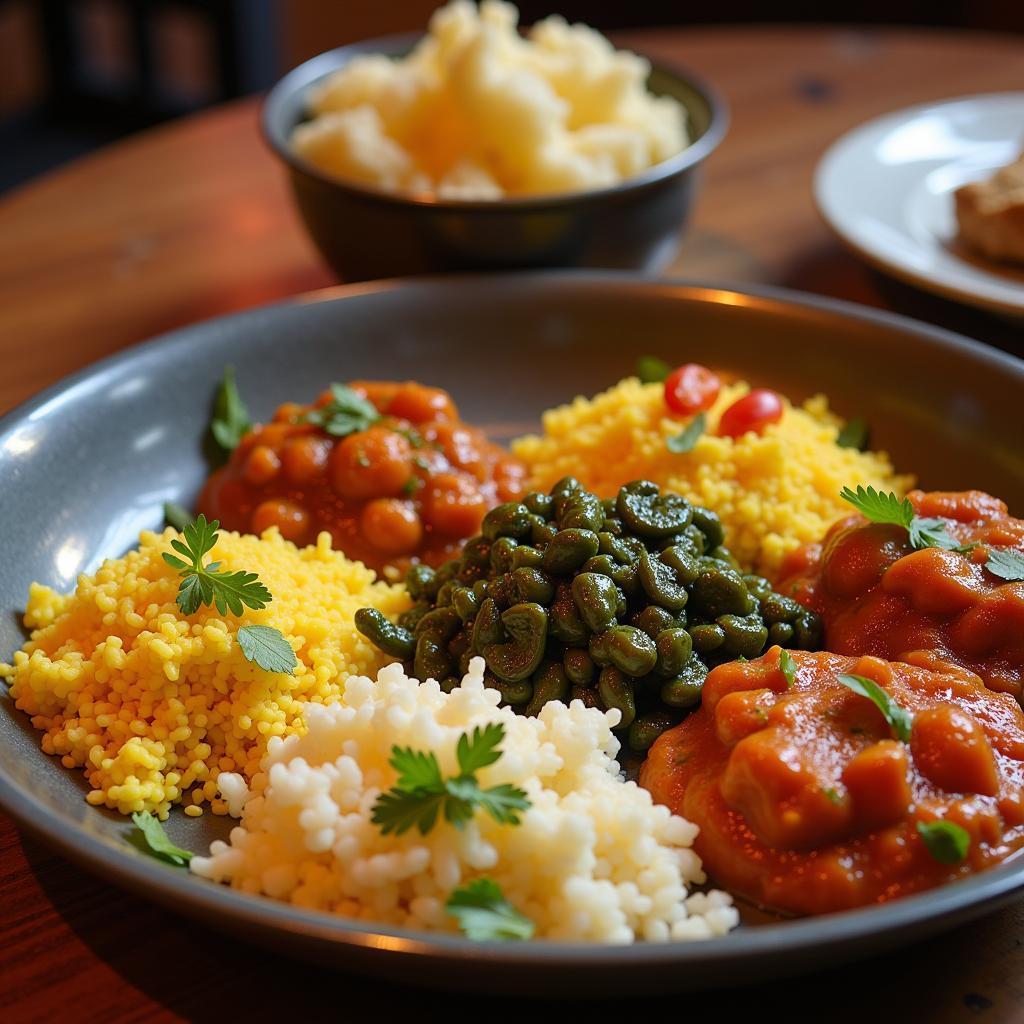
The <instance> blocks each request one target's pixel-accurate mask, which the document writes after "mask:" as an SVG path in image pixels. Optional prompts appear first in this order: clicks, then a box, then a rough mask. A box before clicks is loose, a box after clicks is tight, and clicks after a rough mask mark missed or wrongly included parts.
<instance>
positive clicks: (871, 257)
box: [811, 90, 1024, 318]
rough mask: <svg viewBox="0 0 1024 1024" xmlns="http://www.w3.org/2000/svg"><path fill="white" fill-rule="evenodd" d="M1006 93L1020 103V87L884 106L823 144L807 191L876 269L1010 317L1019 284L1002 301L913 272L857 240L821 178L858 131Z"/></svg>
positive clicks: (1016, 312)
mask: <svg viewBox="0 0 1024 1024" xmlns="http://www.w3.org/2000/svg"><path fill="white" fill-rule="evenodd" d="M1010 99H1015V100H1016V101H1017V102H1018V103H1019V104H1020V106H1021V107H1022V108H1024V90H1006V91H1003V92H984V93H973V94H969V95H960V96H951V97H949V98H948V99H945V100H932V101H928V102H924V103H916V104H913V105H911V106H908V107H901V108H900V109H899V110H892V111H888V112H886V113H884V114H880V115H878V116H877V117H873V118H869V119H868V120H866V121H861V122H860V123H859V124H856V125H854V126H853V127H852V128H849V129H847V130H846V131H845V132H843V134H842V135H840V136H838V137H837V138H836V139H834V140H833V141H832V142H831V143H830V144H829V146H828V148H827V149H826V150H825V151H824V153H822V155H821V157H820V158H819V159H818V162H817V163H816V164H815V167H814V174H813V178H812V185H811V196H812V199H813V202H814V206H815V209H816V210H817V212H818V215H819V216H820V217H821V219H822V220H823V221H824V222H825V225H826V226H827V227H828V228H829V229H830V230H831V231H832V233H833V234H834V235H835V236H836V238H837V239H838V240H839V241H840V242H841V243H842V244H843V245H844V246H845V247H846V249H847V250H849V251H850V252H852V253H853V254H854V255H855V256H857V257H859V258H860V259H862V260H863V261H864V262H865V263H867V264H869V265H870V266H872V267H874V268H875V269H876V270H879V271H881V272H882V273H885V274H887V275H889V276H890V277H894V278H896V279H897V280H900V281H903V282H904V283H905V284H909V285H912V286H914V287H915V288H920V289H922V290H923V291H927V292H931V293H932V294H933V295H938V296H940V297H941V298H944V299H948V300H950V301H953V302H958V303H961V304H964V305H968V306H973V307H974V308H976V309H983V310H986V311H988V312H990V313H997V314H999V315H1002V316H1009V317H1013V318H1019V317H1021V316H1024V288H1021V298H1020V300H1019V301H1014V302H1006V301H1003V300H1001V299H998V298H993V297H991V296H988V295H983V294H979V293H978V292H977V291H974V290H973V289H970V288H958V287H957V286H956V285H953V284H947V283H945V282H942V281H936V280H935V279H934V278H931V277H928V276H927V275H925V274H920V273H917V272H916V271H914V270H913V269H910V268H908V267H907V266H906V265H904V264H903V263H902V262H900V261H899V260H897V259H892V258H889V257H887V256H886V255H885V254H884V253H880V252H879V250H878V249H877V248H875V247H873V246H871V245H869V244H865V243H863V242H862V241H861V240H860V239H859V238H857V237H856V236H855V235H853V234H851V232H850V231H848V230H847V228H846V226H845V225H844V224H843V223H842V220H841V218H840V217H838V216H837V215H836V213H835V209H836V207H835V205H834V204H833V203H831V202H829V200H827V199H826V198H825V180H826V178H827V177H828V176H829V175H830V174H831V173H833V171H834V168H835V166H836V164H837V163H838V162H839V161H840V160H841V159H842V157H844V156H845V155H846V153H845V152H844V151H846V150H849V148H850V147H851V146H853V145H855V144H856V143H857V142H859V141H860V137H861V136H866V135H869V134H870V133H872V132H874V131H878V130H880V129H883V128H886V127H887V126H890V125H891V126H896V125H899V124H900V123H901V122H909V121H910V120H911V119H914V118H918V117H921V116H922V115H924V114H927V113H934V112H938V111H945V110H948V109H949V108H951V107H955V106H959V105H961V104H965V103H978V102H981V103H985V102H990V101H993V100H999V101H1006V100H1010ZM1021 141H1022V144H1024V137H1022V140H1021ZM993 276H994V275H993Z"/></svg>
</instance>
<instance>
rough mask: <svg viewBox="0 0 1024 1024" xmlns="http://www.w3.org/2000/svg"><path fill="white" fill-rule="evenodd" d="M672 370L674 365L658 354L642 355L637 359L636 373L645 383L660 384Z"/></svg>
mask: <svg viewBox="0 0 1024 1024" xmlns="http://www.w3.org/2000/svg"><path fill="white" fill-rule="evenodd" d="M671 372H672V367H671V366H669V364H668V363H666V362H665V360H664V359H659V358H658V357H657V356H641V357H640V358H639V359H638V360H637V361H636V375H637V376H638V377H639V378H640V381H641V383H643V384H660V383H661V382H662V381H663V380H664V379H665V378H666V377H667V376H668V375H669V374H670V373H671Z"/></svg>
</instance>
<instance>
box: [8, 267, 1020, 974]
mask: <svg viewBox="0 0 1024 1024" xmlns="http://www.w3.org/2000/svg"><path fill="white" fill-rule="evenodd" d="M482 278H483V279H486V280H488V281H490V282H491V283H492V284H494V283H496V284H497V285H498V286H499V287H500V288H502V289H504V290H509V291H511V292H513V293H515V292H519V293H521V294H522V293H527V294H528V293H531V292H534V291H536V290H537V289H544V288H548V289H551V290H554V291H558V290H560V289H562V288H563V287H564V286H566V285H570V286H576V287H580V288H582V289H584V290H586V289H593V288H600V289H607V288H609V287H614V288H615V289H616V290H619V291H624V292H626V293H633V294H634V295H635V296H636V297H643V296H644V295H646V294H648V293H653V294H655V295H657V296H660V297H663V298H667V299H678V300H682V301H687V300H689V301H700V302H707V303H712V304H719V305H735V304H737V303H736V302H735V299H736V298H737V297H742V298H744V299H746V300H750V299H753V300H754V302H752V303H751V302H748V303H747V304H748V305H752V306H755V307H757V308H760V309H763V310H765V311H768V312H772V311H774V312H776V313H778V312H779V311H780V310H781V309H784V308H785V307H787V306H797V307H799V308H802V309H803V310H805V311H806V310H811V311H813V312H814V313H816V314H817V315H819V316H820V317H822V318H823V319H826V320H827V319H835V318H839V319H845V320H850V319H853V320H857V321H860V322H862V323H864V322H866V323H868V324H877V325H879V326H884V327H887V328H890V329H895V330H899V331H902V332H904V333H909V334H912V335H916V336H917V337H918V338H920V339H922V340H927V341H929V342H931V343H933V344H936V345H938V346H940V347H942V348H946V349H952V350H954V351H957V352H961V353H964V354H966V355H969V356H971V357H972V358H975V359H980V360H981V361H983V362H988V363H991V364H993V365H994V366H995V367H997V368H1001V369H1003V370H1005V371H1009V372H1011V373H1013V374H1014V375H1015V376H1017V377H1019V378H1020V380H1021V383H1022V385H1024V359H1020V358H1018V357H1016V356H1014V355H1012V354H1010V353H1007V352H1003V351H1001V350H998V349H993V348H991V347H989V346H986V345H983V344H982V343H980V342H978V341H975V340H973V339H970V338H968V337H966V336H964V335H960V334H957V333H955V332H953V331H950V330H947V329H946V328H942V327H938V326H935V325H932V324H928V323H923V322H920V321H916V320H913V319H911V318H909V317H905V316H902V315H900V314H895V313H890V312H889V311H886V310H876V309H871V308H869V307H864V306H859V305H857V304H855V303H850V302H846V301H843V300H839V299H831V298H828V297H824V296H820V295H812V294H809V293H802V292H798V291H794V290H791V289H785V288H777V287H772V286H762V285H753V286H747V285H745V284H744V285H736V284H728V283H721V282H716V281H710V280H697V279H688V278H669V279H666V278H659V277H657V276H655V275H650V274H637V273H631V272H616V271H586V270H583V271H556V272H552V271H542V272H533V273H525V274H523V273H520V274H515V273H506V274H487V275H472V274H470V275H431V276H428V277H418V278H402V279H389V280H381V281H372V282H366V283H359V284H349V285H337V286H333V287H329V288H324V289H319V290H316V291H312V292H305V293H302V294H299V295H296V296H292V297H290V298H288V299H287V300H285V301H279V302H274V303H269V304H266V305H262V306H258V307H254V308H250V309H246V310H242V311H238V312H234V313H229V314H227V315H224V316H218V317H212V318H208V319H206V320H201V321H197V322H195V323H191V324H187V325H184V326H181V327H178V328H175V329H174V330H171V331H168V332H164V333H162V334H160V335H157V336H156V337H154V338H151V339H149V340H146V341H143V342H140V343H137V344H135V345H132V346H129V347H127V348H125V349H122V350H120V351H118V352H115V353H113V354H111V355H109V356H107V357H105V358H104V359H101V360H99V361H97V362H94V363H92V364H89V365H87V366H85V367H82V368H81V369H80V370H78V371H76V372H74V373H72V374H69V375H67V376H65V377H64V378H62V379H60V380H59V381H57V382H56V383H54V384H53V385H51V386H49V387H47V388H45V389H43V390H42V391H40V392H38V393H37V394H36V395H34V396H31V397H30V398H28V399H26V400H25V401H23V402H21V403H20V404H19V405H17V406H16V407H15V408H14V409H12V410H11V411H10V412H8V413H7V414H6V415H5V416H3V417H2V418H0V450H2V449H3V444H4V441H5V440H6V439H7V438H8V437H9V436H10V434H11V433H12V432H13V431H14V430H16V429H18V427H19V426H20V425H21V424H22V423H23V422H24V421H25V420H27V419H28V418H29V417H31V416H32V415H33V414H35V413H38V412H39V410H41V409H43V408H44V407H46V406H47V405H48V404H49V403H51V402H53V401H54V400H57V399H60V398H61V397H62V396H65V395H68V394H69V393H70V392H72V391H73V390H74V389H76V388H78V387H80V386H82V385H84V384H88V383H90V382H92V381H94V380H100V379H102V378H103V377H104V376H105V375H106V374H108V373H110V372H113V371H116V370H117V369H118V368H119V367H121V366H122V365H124V364H128V365H129V366H130V365H133V364H134V363H135V361H136V360H138V359H140V358H146V357H148V356H150V355H151V354H153V353H154V352H160V351H163V350H165V349H173V348H174V347H176V346H187V345H188V344H190V342H191V336H192V334H193V333H194V332H195V331H196V330H197V329H199V328H203V327H207V326H209V325H212V324H215V323H218V322H224V321H242V322H244V321H245V320H246V319H248V318H256V317H259V316H261V315H262V314H263V313H265V312H267V311H269V310H277V309H285V308H287V307H291V306H298V305H309V304H319V303H330V302H339V303H340V302H344V301H346V300H348V299H350V298H355V297H358V296H360V295H364V294H369V293H382V292H388V291H394V290H396V289H406V288H409V287H413V288H422V289H425V290H426V292H427V293H428V294H429V291H430V290H432V289H433V288H434V287H436V286H437V285H438V284H443V285H444V286H445V287H448V288H453V289H455V290H456V291H458V290H460V289H461V288H464V287H465V285H466V283H467V282H471V281H472V282H479V281H480V280H481V279H482ZM728 297H731V298H732V301H730V299H729V298H728ZM0 687H2V690H0V692H2V699H0V703H2V704H3V705H4V706H5V707H6V708H7V709H8V712H9V713H13V714H18V715H20V714H21V712H18V711H16V709H15V708H14V705H13V702H11V700H10V697H9V688H8V687H7V686H6V685H5V684H0ZM43 756H46V755H43ZM53 767H54V770H58V771H66V770H67V769H64V768H62V767H61V765H60V764H59V761H57V760H56V759H54V761H53ZM0 807H2V808H3V809H4V810H5V811H6V812H7V813H8V814H10V816H11V817H12V818H13V819H14V820H15V822H16V823H17V824H18V826H19V827H21V828H24V829H25V830H26V831H28V832H29V833H31V834H33V835H35V836H36V837H38V838H40V839H42V841H43V842H44V843H46V845H47V846H49V847H50V848H51V849H53V850H55V851H56V852H57V853H58V854H59V855H61V856H65V857H67V858H68V859H70V860H72V861H75V862H76V863H79V864H81V865H82V866H84V867H86V868H87V869H88V870H90V871H93V872H94V873H97V874H99V875H101V876H103V877H105V878H107V879H109V880H111V881H112V882H114V883H115V884H117V885H119V886H122V887H125V888H128V889H131V890H132V891H134V892H136V893H139V894H141V895H143V896H144V897H145V898H147V899H151V900H153V901H154V902H158V903H162V904H164V905H168V906H172V907H174V908H176V909H178V910H179V911H181V912H183V913H186V914H191V915H193V916H200V917H202V919H203V920H204V921H205V922H206V923H207V924H209V925H211V926H212V927H215V928H220V929H236V930H239V929H242V930H248V929H253V928H256V929H259V930H260V931H261V932H267V933H270V934H276V933H281V932H284V933H288V934H289V935H291V936H292V937H293V938H296V939H304V940H306V941H307V942H313V943H318V944H321V945H322V946H325V947H330V948H331V949H332V951H333V952H334V954H335V955H336V956H341V955H343V954H345V953H355V952H357V951H359V950H362V951H367V950H371V949H376V950H378V951H380V952H382V953H396V954H405V955H406V957H407V959H408V958H410V957H411V958H412V959H415V960H416V961H417V962H418V963H419V964H421V965H433V966H438V965H445V966H447V967H454V966H458V965H460V964H465V963H468V962H473V963H476V964H479V965H481V966H483V965H486V966H488V967H490V968H493V969H495V970H508V971H515V970H520V969H522V968H526V967H530V968H532V969H533V970H534V971H536V972H541V973H542V974H550V972H551V971H554V970H561V969H565V968H570V969H571V968H583V967H587V968H590V967H602V966H603V967H609V968H612V967H621V968H633V969H637V968H650V969H652V970H657V969H659V968H663V967H666V966H668V965H675V966H676V967H678V968H680V969H681V970H685V971H686V972H687V973H689V972H691V971H698V972H699V971H700V969H701V968H704V967H711V966H713V965H718V966H721V964H722V961H723V958H726V959H728V961H729V962H730V964H736V965H747V964H756V963H757V961H758V959H759V958H761V957H763V956H766V955H768V954H772V953H778V952H779V950H780V947H781V948H782V949H784V950H786V951H799V950H801V949H805V948H807V947H808V946H809V945H811V944H813V945H815V946H818V947H820V946H822V945H827V946H828V947H829V948H830V949H832V950H837V951H841V950H842V949H844V948H845V947H848V946H857V945H858V944H859V943H862V942H863V941H865V940H868V939H871V938H873V937H876V936H881V937H884V939H885V941H886V942H887V943H888V944H889V945H892V944H895V942H897V941H899V937H900V936H901V935H905V934H909V933H912V932H913V931H914V930H915V929H922V928H926V927H928V926H929V924H932V923H935V922H938V921H941V920H943V919H950V920H952V919H958V920H959V919H966V918H967V917H970V916H975V915H978V914H981V913H983V912H984V911H985V910H986V909H989V908H991V907H993V906H994V905H996V904H998V903H999V902H1006V901H1008V900H1010V899H1012V898H1013V897H1014V895H1015V894H1018V893H1019V892H1020V891H1022V890H1024V856H1021V857H1016V858H1013V859H1011V861H1009V862H1007V863H1005V864H1003V865H1000V866H999V867H996V868H993V869H991V870H989V871H986V872H983V873H981V874H979V875H973V876H971V877H969V878H966V879H963V880H960V881H958V882H956V883H953V884H950V885H947V886H944V887H942V888H940V889H934V890H929V891H927V892H924V893H920V894H917V895H914V896H909V897H905V898H903V899H900V900H896V901H893V902H892V903H888V904H883V905H879V906H872V907H867V908H860V909H857V910H851V911H845V912H842V913H838V914H831V915H824V916H821V917H810V918H802V919H796V920H789V921H784V922H779V923H773V924H766V925H759V926H757V927H755V928H748V929H742V930H740V931H738V932H734V933H730V934H728V935H726V936H722V937H718V938H713V939H708V940H704V941H700V942H670V943H643V942H640V943H636V944H634V945H630V946H603V945H600V944H594V943H563V942H551V941H540V942H533V943H522V944H517V943H504V944H502V943H478V942H473V941H471V940H469V939H466V938H464V937H462V936H457V935H453V934H446V933H436V932H428V931H418V930H414V929H409V928H401V927H398V926H389V925H385V924H380V923H374V922H369V921H367V922H363V921H359V920H356V919H351V918H345V917H341V916H338V915H334V914H330V913H328V912H325V911H313V910H306V909H304V908H300V907H294V906H292V905H291V904H285V903H281V902H279V901H276V900H271V899H270V898H269V897H264V896H255V897H254V896H252V895H247V894H243V893H239V892H236V891H235V890H233V889H230V888H228V887H227V886H224V885H221V884H218V883H208V882H206V880H203V879H197V878H195V877H193V876H192V875H191V874H190V873H188V872H183V871H182V870H181V869H178V868H173V867H170V866H168V865H165V864H162V863H160V862H158V861H156V860H153V859H147V858H142V857H140V856H139V855H138V854H137V853H136V852H135V851H133V850H132V849H131V847H129V846H127V845H125V847H124V849H120V848H119V847H118V845H117V844H115V843H113V842H112V841H111V840H110V839H109V838H108V837H103V836H101V835H98V834H95V833H92V832H90V831H88V830H87V829H85V828H83V827H82V826H79V825H74V824H70V825H69V823H68V822H67V820H66V819H65V818H64V817H62V816H61V815H60V813H59V812H58V811H56V810H51V809H50V808H48V807H47V806H45V805H43V804H40V803H39V802H37V801H35V800H33V799H32V798H31V797H30V796H29V795H27V794H25V793H24V792H22V791H21V790H20V789H19V787H18V786H17V785H16V784H15V782H14V780H13V779H11V778H10V777H9V776H8V774H7V773H6V771H5V770H4V769H3V768H2V767H0ZM378 959H380V960H381V961H382V962H383V961H384V960H385V959H386V957H380V958H378ZM677 982H678V984H677V985H676V987H687V986H692V984H693V982H694V979H693V978H689V977H685V976H684V977H679V978H677Z"/></svg>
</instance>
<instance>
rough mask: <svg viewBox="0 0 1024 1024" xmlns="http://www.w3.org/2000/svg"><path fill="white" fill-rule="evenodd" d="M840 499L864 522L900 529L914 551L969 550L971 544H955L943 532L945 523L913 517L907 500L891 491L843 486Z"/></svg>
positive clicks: (911, 507)
mask: <svg viewBox="0 0 1024 1024" xmlns="http://www.w3.org/2000/svg"><path fill="white" fill-rule="evenodd" d="M839 497H840V498H842V499H843V500H844V501H848V502H849V503H850V504H851V505H852V506H853V507H854V508H855V509H856V510H857V511H858V512H859V513H860V514H861V515H862V516H863V517H864V518H865V519H867V520H869V521H870V522H872V523H891V524H892V525H893V526H902V527H903V528H904V529H905V530H906V531H907V533H908V535H909V538H910V544H911V546H912V547H915V548H944V549H945V550H946V551H959V552H960V553H961V554H965V553H967V552H968V551H971V550H972V549H973V547H974V545H973V544H966V545H960V544H957V542H956V540H955V538H953V537H951V536H950V535H949V533H948V532H947V530H946V524H945V520H942V519H922V518H921V517H920V516H917V515H915V514H914V506H913V505H911V503H910V499H909V498H900V497H898V496H897V495H895V494H893V493H892V492H891V491H876V490H875V489H874V487H870V486H868V487H858V488H857V490H856V491H851V490H850V488H849V487H844V488H843V489H842V491H840V492H839Z"/></svg>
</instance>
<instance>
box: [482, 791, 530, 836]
mask: <svg viewBox="0 0 1024 1024" xmlns="http://www.w3.org/2000/svg"><path fill="white" fill-rule="evenodd" d="M477 799H478V800H479V802H480V806H481V807H483V809H484V810H485V811H487V813H488V814H489V815H490V816H491V817H492V818H493V819H494V820H495V821H496V822H498V824H499V825H518V824H519V820H520V819H519V813H518V812H519V811H525V810H526V809H527V808H528V807H529V806H530V801H529V800H528V799H527V796H526V794H525V793H524V792H523V791H522V790H521V789H520V788H519V787H518V786H513V785H511V784H510V783H508V782H504V783H502V784H501V785H500V786H492V787H491V788H490V789H484V790H481V791H480V795H479V796H478V797H477Z"/></svg>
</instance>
